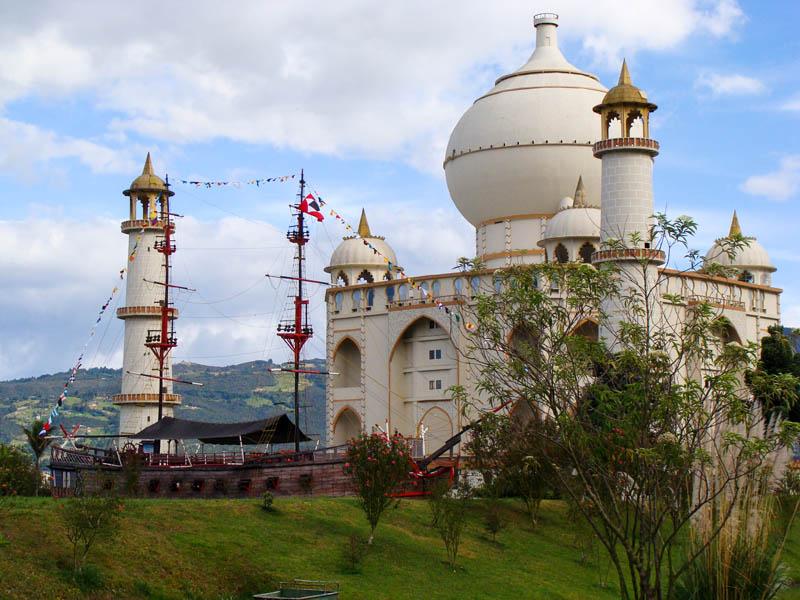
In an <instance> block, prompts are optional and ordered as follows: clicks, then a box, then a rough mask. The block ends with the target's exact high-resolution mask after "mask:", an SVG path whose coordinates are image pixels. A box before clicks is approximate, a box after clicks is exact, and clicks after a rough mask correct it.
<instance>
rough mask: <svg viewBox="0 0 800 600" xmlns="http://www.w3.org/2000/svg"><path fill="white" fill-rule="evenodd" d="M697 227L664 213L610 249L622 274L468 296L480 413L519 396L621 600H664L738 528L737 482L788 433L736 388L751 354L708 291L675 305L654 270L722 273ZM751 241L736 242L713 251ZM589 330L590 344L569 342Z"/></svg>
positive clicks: (559, 275)
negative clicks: (593, 326) (695, 530)
mask: <svg viewBox="0 0 800 600" xmlns="http://www.w3.org/2000/svg"><path fill="white" fill-rule="evenodd" d="M695 229H696V225H695V223H694V221H692V220H691V219H690V218H688V217H680V218H678V219H677V220H675V221H669V220H667V219H666V218H665V217H663V216H660V215H659V216H657V218H656V219H655V225H654V227H653V229H652V231H651V234H650V238H649V239H648V240H643V239H641V236H639V235H638V234H636V235H634V236H631V239H629V240H607V241H606V242H605V246H604V249H605V250H611V251H612V252H614V253H616V255H617V256H620V257H623V259H624V262H622V263H620V262H605V263H600V264H599V265H598V266H597V268H595V267H594V266H592V265H587V264H577V263H573V264H559V263H547V264H541V265H527V266H516V267H511V268H509V269H506V270H504V271H502V272H498V273H496V274H495V275H494V277H496V278H497V281H498V284H499V285H498V286H496V287H497V290H498V291H496V293H493V294H485V295H480V296H479V297H478V298H477V300H476V302H475V304H474V306H473V307H472V309H473V311H474V315H475V317H474V318H475V320H476V321H477V328H476V329H474V333H471V332H465V335H466V336H467V339H468V340H469V342H468V346H469V347H468V348H467V350H466V352H465V354H466V356H467V358H468V360H469V361H470V362H471V364H472V366H473V368H474V369H475V370H476V371H477V391H478V392H479V394H480V395H481V396H482V401H484V400H486V399H488V400H489V401H490V403H491V404H493V405H499V404H502V403H504V402H506V401H507V399H508V398H519V399H520V402H522V403H523V404H526V405H527V406H528V407H529V408H530V409H531V411H532V412H533V414H534V415H536V416H537V417H538V418H540V419H542V420H546V421H548V422H549V423H551V424H552V427H551V428H543V429H541V430H540V431H538V432H536V434H535V435H538V436H539V437H541V438H542V439H543V440H544V441H545V442H546V443H547V445H548V446H551V447H553V448H555V449H557V457H558V458H557V460H556V459H552V460H551V462H550V465H549V466H550V467H551V468H552V473H553V475H554V478H555V480H556V482H557V483H558V484H559V488H560V489H561V490H562V491H563V492H564V493H567V494H570V495H571V496H572V501H573V504H574V506H576V507H577V509H578V510H580V512H581V514H582V515H583V517H584V518H585V519H586V521H587V522H588V524H589V525H590V527H591V528H592V530H593V531H594V533H595V535H596V537H597V539H598V540H599V541H600V543H601V544H602V546H603V547H604V548H605V550H606V552H607V554H608V556H609V558H610V560H611V562H612V564H613V565H614V568H615V570H616V573H617V576H618V579H619V586H620V591H621V595H622V597H623V598H625V599H631V598H633V599H636V600H640V599H643V600H651V599H661V598H670V597H672V596H673V594H674V590H675V585H676V582H677V581H678V580H679V579H680V578H681V576H682V575H683V574H684V573H685V572H686V570H687V569H688V568H689V566H690V565H692V564H693V563H694V561H695V560H696V559H697V557H698V556H699V555H700V554H701V553H702V552H703V551H704V549H705V548H706V547H707V546H708V545H709V544H711V543H713V541H714V540H715V539H716V538H717V536H718V535H719V532H720V531H721V530H722V528H723V527H724V526H725V524H726V523H727V522H728V521H729V520H730V519H731V517H732V515H735V510H736V507H737V506H739V504H740V503H739V502H738V498H739V494H740V492H741V488H740V486H739V485H738V484H739V483H740V482H741V481H743V480H744V479H746V478H747V477H748V476H749V475H751V474H752V473H753V472H754V471H755V470H757V469H759V468H760V467H761V465H763V464H764V463H765V462H766V459H767V457H768V455H769V454H770V453H771V452H773V451H774V450H775V449H776V448H778V447H779V446H780V445H781V444H783V443H786V441H787V440H789V439H791V438H792V437H793V436H794V435H796V433H797V428H796V427H792V426H791V425H790V424H787V423H785V422H784V423H783V424H781V426H780V427H779V428H775V429H773V430H771V431H767V432H764V431H763V427H761V425H760V423H761V415H760V410H758V406H757V403H756V402H755V401H754V400H753V397H752V395H751V394H750V392H749V390H748V389H747V387H746V386H745V385H744V382H743V380H744V374H745V372H746V371H747V370H748V369H751V368H752V367H753V366H754V363H755V358H756V348H755V345H754V344H747V345H745V346H742V345H740V344H735V343H728V336H727V335H726V334H725V327H726V323H725V320H724V316H723V315H722V312H721V309H719V308H716V306H717V303H715V302H714V301H713V299H714V298H715V297H719V296H723V295H724V290H723V289H722V287H721V286H719V285H718V284H717V283H716V282H717V281H718V279H717V278H712V277H708V278H707V279H706V280H704V284H703V285H705V286H706V294H705V299H704V298H692V299H691V302H689V301H688V300H689V299H687V298H684V297H681V296H679V295H677V294H672V293H670V290H671V289H674V288H670V287H669V286H668V284H669V278H670V277H677V276H678V274H676V273H675V271H671V272H668V271H663V270H660V269H658V268H657V267H656V266H655V265H654V264H653V263H652V262H651V261H650V258H649V257H651V256H652V255H653V253H654V252H663V254H664V256H665V258H666V260H667V262H669V258H670V255H671V254H672V253H674V252H676V251H678V250H680V251H681V252H683V249H686V252H685V254H684V259H685V262H687V263H688V268H689V269H692V270H697V269H700V268H704V269H705V270H706V272H714V273H717V274H719V273H718V270H716V269H715V268H714V265H711V264H703V263H702V260H701V259H699V258H698V257H699V254H698V253H696V252H693V251H688V246H687V243H688V239H689V238H690V237H691V236H692V235H693V234H694V231H695ZM645 242H646V243H645ZM746 243H747V242H746V240H744V239H743V238H741V236H735V235H734V236H731V237H730V238H728V239H727V240H724V241H723V243H722V249H723V251H724V252H726V253H727V252H731V253H733V254H735V252H737V251H738V250H739V249H741V248H742V247H743V246H744V245H746ZM631 249H633V250H631ZM642 249H645V251H642ZM554 290H555V291H557V293H554ZM589 320H593V321H595V322H597V323H598V329H599V331H600V332H601V333H600V336H599V338H598V339H593V338H592V337H591V336H583V335H576V334H575V332H576V331H579V330H580V329H581V326H582V324H584V323H586V322H587V321H589ZM458 394H460V395H461V396H462V398H460V399H461V400H462V401H466V400H467V398H466V394H465V392H464V390H457V395H458ZM723 499H724V502H723V501H722V500H723ZM712 510H715V511H716V512H715V513H714V514H715V518H716V521H715V522H714V526H713V528H712V529H711V530H709V531H708V532H707V535H706V536H705V537H704V538H703V539H704V541H703V543H702V544H700V545H697V546H693V547H691V548H690V549H689V550H688V551H687V550H686V549H685V547H684V546H682V545H681V543H680V542H679V540H681V539H684V538H685V536H686V535H687V533H688V531H689V530H691V529H692V527H693V525H694V524H695V522H696V521H697V520H698V519H703V518H704V517H705V516H706V515H707V514H708V513H709V511H712Z"/></svg>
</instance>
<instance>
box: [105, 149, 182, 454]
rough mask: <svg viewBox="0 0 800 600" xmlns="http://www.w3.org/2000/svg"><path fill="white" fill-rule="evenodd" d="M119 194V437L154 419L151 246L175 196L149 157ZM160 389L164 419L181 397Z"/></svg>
mask: <svg viewBox="0 0 800 600" xmlns="http://www.w3.org/2000/svg"><path fill="white" fill-rule="evenodd" d="M123 194H124V195H125V196H128V197H129V198H130V216H129V219H128V220H127V221H123V222H122V233H124V234H126V235H127V236H128V257H129V260H128V282H127V288H126V293H125V306H123V307H121V308H119V309H117V317H118V318H120V319H122V320H124V322H125V345H124V349H123V358H122V390H121V393H119V394H117V395H115V396H114V398H113V401H114V404H117V405H118V406H119V433H120V434H133V433H138V432H139V431H141V430H142V429H144V428H145V427H147V426H148V425H152V424H153V423H155V422H156V421H157V420H158V379H157V376H158V361H157V360H156V357H155V355H154V354H153V352H152V350H150V348H148V347H147V346H145V342H146V338H147V332H148V330H157V329H159V328H160V326H161V304H162V302H163V297H164V288H163V286H161V285H158V284H155V283H151V282H154V281H163V280H164V255H163V254H161V253H159V252H157V251H156V249H155V244H156V242H157V241H159V240H161V239H162V238H163V234H164V215H165V214H166V213H168V212H169V198H170V197H171V196H173V195H174V192H171V191H170V190H169V188H168V187H167V186H166V185H165V184H164V181H163V180H162V179H161V178H160V177H158V176H157V175H156V174H155V173H153V164H152V162H151V160H150V154H149V153H148V154H147V159H146V160H145V163H144V169H143V170H142V174H141V175H139V177H137V178H136V179H134V180H133V183H131V187H130V189H127V190H125V191H124V192H123ZM177 317H178V311H177V309H174V308H173V309H171V318H173V319H175V318H177ZM164 366H165V368H164V377H165V378H171V377H172V365H171V362H170V359H169V357H167V359H166V360H165V363H164ZM140 374H145V375H153V376H155V377H156V378H153V377H144V376H143V375H140ZM164 388H165V390H164V391H165V394H164V411H163V415H164V416H165V417H171V416H173V407H174V406H175V405H176V404H180V396H179V395H177V394H173V393H172V382H170V381H165V382H164ZM123 442H124V440H123Z"/></svg>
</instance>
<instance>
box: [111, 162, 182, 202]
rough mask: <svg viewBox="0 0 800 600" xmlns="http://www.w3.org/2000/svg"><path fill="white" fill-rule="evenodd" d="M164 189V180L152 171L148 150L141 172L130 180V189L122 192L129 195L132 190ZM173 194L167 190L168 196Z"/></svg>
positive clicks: (155, 190) (156, 190) (152, 190)
mask: <svg viewBox="0 0 800 600" xmlns="http://www.w3.org/2000/svg"><path fill="white" fill-rule="evenodd" d="M166 190H167V186H166V184H165V183H164V180H163V179H161V177H159V176H158V175H156V174H155V172H154V171H153V161H152V160H150V153H149V152H148V153H147V158H146V159H145V161H144V168H143V169H142V174H141V175H139V176H138V177H137V178H136V179H134V180H133V182H131V187H130V189H127V190H125V191H124V192H123V194H125V195H126V196H130V195H131V193H132V192H161V191H166ZM173 194H174V192H169V195H170V196H172V195H173Z"/></svg>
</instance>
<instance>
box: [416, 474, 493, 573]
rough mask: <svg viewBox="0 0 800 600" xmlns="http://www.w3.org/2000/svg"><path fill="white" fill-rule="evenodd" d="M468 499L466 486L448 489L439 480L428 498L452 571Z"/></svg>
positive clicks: (447, 485) (454, 565)
mask: <svg viewBox="0 0 800 600" xmlns="http://www.w3.org/2000/svg"><path fill="white" fill-rule="evenodd" d="M469 499H470V493H469V490H468V488H467V487H466V486H460V487H457V488H455V489H450V485H449V484H448V483H446V482H440V483H439V484H438V485H437V486H436V487H435V488H434V489H433V494H432V495H431V499H430V508H431V521H432V524H433V527H434V528H435V529H436V531H438V532H439V537H441V538H442V542H443V543H444V548H445V552H446V553H447V564H448V565H450V568H451V569H453V570H454V571H455V569H456V559H457V558H458V548H459V546H460V545H461V534H462V533H463V532H464V526H465V525H466V522H467V503H468V501H469ZM495 533H496V532H495ZM493 538H494V536H493Z"/></svg>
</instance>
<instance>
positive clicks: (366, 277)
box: [356, 269, 375, 283]
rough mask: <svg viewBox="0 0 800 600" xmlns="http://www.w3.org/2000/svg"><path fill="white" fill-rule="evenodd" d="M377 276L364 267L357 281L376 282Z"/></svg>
mask: <svg viewBox="0 0 800 600" xmlns="http://www.w3.org/2000/svg"><path fill="white" fill-rule="evenodd" d="M374 282H375V278H374V277H373V276H372V273H370V272H369V271H367V270H366V269H364V270H363V271H361V273H359V274H358V279H357V280H356V283H374Z"/></svg>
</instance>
